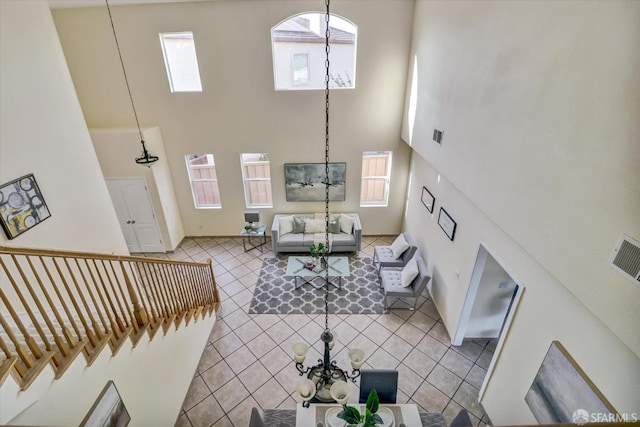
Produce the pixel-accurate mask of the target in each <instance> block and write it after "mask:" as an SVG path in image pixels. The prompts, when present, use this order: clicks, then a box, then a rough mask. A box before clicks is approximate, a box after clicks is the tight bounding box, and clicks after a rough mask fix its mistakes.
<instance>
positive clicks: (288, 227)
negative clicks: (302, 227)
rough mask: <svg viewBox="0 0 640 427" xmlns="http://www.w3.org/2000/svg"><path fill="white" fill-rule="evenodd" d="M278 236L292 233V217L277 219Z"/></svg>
mask: <svg viewBox="0 0 640 427" xmlns="http://www.w3.org/2000/svg"><path fill="white" fill-rule="evenodd" d="M278 226H279V227H278V228H279V232H280V236H284V235H285V234H289V233H291V232H293V215H290V216H281V217H280V218H278Z"/></svg>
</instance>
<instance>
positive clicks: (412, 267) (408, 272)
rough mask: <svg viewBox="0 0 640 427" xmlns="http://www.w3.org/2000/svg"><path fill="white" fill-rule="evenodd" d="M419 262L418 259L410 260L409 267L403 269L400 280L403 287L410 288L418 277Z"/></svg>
mask: <svg viewBox="0 0 640 427" xmlns="http://www.w3.org/2000/svg"><path fill="white" fill-rule="evenodd" d="M418 273H419V271H418V262H417V261H416V258H415V257H413V258H411V259H410V260H409V262H408V263H407V265H405V266H404V268H403V269H402V273H400V280H401V281H402V286H403V287H405V288H406V287H408V286H409V285H411V282H413V279H415V278H416V277H418Z"/></svg>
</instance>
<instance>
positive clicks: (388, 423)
mask: <svg viewBox="0 0 640 427" xmlns="http://www.w3.org/2000/svg"><path fill="white" fill-rule="evenodd" d="M347 405H348V406H353V407H355V408H357V409H358V410H360V411H363V410H364V408H365V404H364V403H349V404H347ZM341 410H342V407H341V406H340V405H338V404H336V403H333V404H325V403H318V404H313V403H312V404H311V405H309V407H308V408H305V407H303V406H302V404H301V403H299V404H298V406H297V408H296V427H319V426H322V427H344V425H345V422H344V421H343V420H340V419H338V418H337V417H336V414H337V413H338V412H340V411H341ZM377 413H378V414H379V415H381V417H382V419H383V421H384V423H383V424H382V425H380V427H399V426H400V424H405V425H406V426H407V427H409V426H421V425H422V422H421V421H420V413H419V412H418V406H417V405H415V404H409V403H406V404H395V403H390V404H380V407H379V409H378V412H377Z"/></svg>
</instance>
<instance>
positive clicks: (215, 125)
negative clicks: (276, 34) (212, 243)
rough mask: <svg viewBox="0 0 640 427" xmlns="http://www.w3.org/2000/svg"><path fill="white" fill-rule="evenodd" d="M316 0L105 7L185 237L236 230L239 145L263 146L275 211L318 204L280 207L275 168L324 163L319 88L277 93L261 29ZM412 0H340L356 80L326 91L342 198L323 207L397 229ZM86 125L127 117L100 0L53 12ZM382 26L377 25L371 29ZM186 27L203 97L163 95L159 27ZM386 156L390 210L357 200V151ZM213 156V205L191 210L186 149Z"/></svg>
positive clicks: (315, 6)
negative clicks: (353, 35) (216, 205)
mask: <svg viewBox="0 0 640 427" xmlns="http://www.w3.org/2000/svg"><path fill="white" fill-rule="evenodd" d="M322 6H323V4H322V3H318V1H306V0H304V1H295V2H291V1H286V0H266V1H242V0H241V1H233V2H206V3H181V4H154V5H146V6H122V7H112V13H113V17H114V20H115V25H116V30H117V33H118V39H119V42H120V46H121V49H122V55H123V58H124V61H125V65H126V67H127V74H128V77H129V81H130V83H131V89H132V92H133V96H134V99H135V104H136V109H137V111H138V115H139V117H140V121H141V124H142V125H143V126H145V125H150V124H153V125H158V126H159V127H160V130H161V132H162V136H163V140H164V144H165V149H166V153H167V157H168V162H169V167H170V171H171V176H172V177H173V182H174V188H175V191H176V198H177V201H178V204H179V206H180V215H181V217H182V220H183V225H184V230H185V233H186V234H187V235H235V234H237V233H238V232H239V230H240V229H241V227H242V224H243V216H242V213H243V212H244V210H245V204H244V195H243V189H242V174H241V170H240V153H242V152H268V153H269V156H270V159H271V172H272V177H273V182H272V184H273V198H274V201H273V202H274V203H273V206H274V207H273V209H268V210H264V211H263V214H262V221H263V222H265V223H267V224H269V223H270V222H271V218H272V215H273V213H276V212H315V211H319V210H322V205H321V204H316V203H286V200H285V192H284V164H285V163H295V162H322V161H323V160H324V93H323V91H303V92H288V91H281V92H276V91H275V90H274V84H273V64H272V59H271V37H270V30H271V28H272V27H273V26H274V25H276V24H277V23H279V22H281V21H282V20H283V19H285V18H288V17H289V16H292V15H295V14H298V13H300V12H305V11H318V10H319V9H321V8H322ZM413 6H414V2H413V1H412V0H402V1H398V0H385V1H382V0H380V1H377V0H376V1H368V2H367V7H363V2H361V1H355V0H350V1H340V2H336V4H335V5H333V7H332V11H333V12H334V13H336V14H338V15H341V16H344V17H345V18H348V19H349V20H351V21H353V22H354V23H355V24H356V25H358V31H359V39H358V67H357V73H358V75H357V79H356V81H357V88H356V89H355V90H336V91H333V92H332V93H331V160H332V161H336V162H347V200H346V201H345V202H340V203H334V204H332V208H331V209H332V210H334V211H344V212H353V211H358V212H359V213H360V216H361V219H362V222H363V225H364V229H365V230H366V232H367V233H395V232H398V231H399V230H400V227H401V222H402V212H403V208H404V202H405V197H404V195H405V191H406V181H407V171H408V164H409V152H410V150H408V148H407V146H406V145H405V144H403V143H401V141H400V138H399V135H400V124H401V118H402V105H403V104H402V103H403V100H404V87H405V79H406V75H407V58H408V53H409V45H410V31H411V22H412V13H413ZM54 19H55V21H56V26H57V28H58V33H59V35H60V38H61V41H62V44H63V46H64V50H65V55H66V57H67V61H68V63H69V68H70V69H71V73H72V76H73V79H74V84H75V87H76V90H77V91H78V95H79V98H80V100H81V103H82V107H83V111H84V114H85V118H86V120H87V123H88V124H89V126H90V127H101V128H109V127H121V126H125V127H126V126H131V125H132V124H133V115H132V113H131V108H130V105H129V101H128V99H127V93H126V87H125V85H124V82H123V78H122V73H121V70H120V65H119V62H118V58H117V53H116V50H115V46H114V41H113V34H112V33H111V28H110V25H109V21H108V15H107V13H106V10H105V8H101V7H95V8H84V9H59V10H55V11H54ZM381 28H384V29H385V30H384V31H380V29H381ZM168 31H193V34H194V38H195V44H196V51H197V53H198V61H199V65H200V75H201V77H202V86H203V92H202V93H175V94H172V93H170V91H169V85H168V83H167V77H166V73H165V69H164V63H163V59H162V53H161V50H160V44H159V40H158V33H160V32H168ZM368 150H374V151H378V150H391V151H393V152H394V156H393V160H394V164H393V170H392V174H393V177H392V188H391V197H390V200H389V207H388V208H367V209H361V208H360V207H359V196H360V179H359V178H360V168H361V157H362V152H363V151H368ZM204 153H213V154H214V155H215V160H216V165H217V170H218V174H219V179H220V182H219V185H220V192H221V197H222V209H195V208H194V207H193V200H192V197H191V191H190V188H189V182H188V177H187V171H186V167H185V163H184V155H185V154H204Z"/></svg>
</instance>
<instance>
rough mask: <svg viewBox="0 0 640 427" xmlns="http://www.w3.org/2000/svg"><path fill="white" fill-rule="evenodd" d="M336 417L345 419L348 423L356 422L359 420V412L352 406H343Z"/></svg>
mask: <svg viewBox="0 0 640 427" xmlns="http://www.w3.org/2000/svg"><path fill="white" fill-rule="evenodd" d="M338 418H340V419H341V420H345V421H346V422H347V423H349V424H358V423H359V422H360V412H359V411H358V410H357V409H356V408H354V407H353V406H345V407H344V409H343V410H342V411H340V413H339V414H338Z"/></svg>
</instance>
